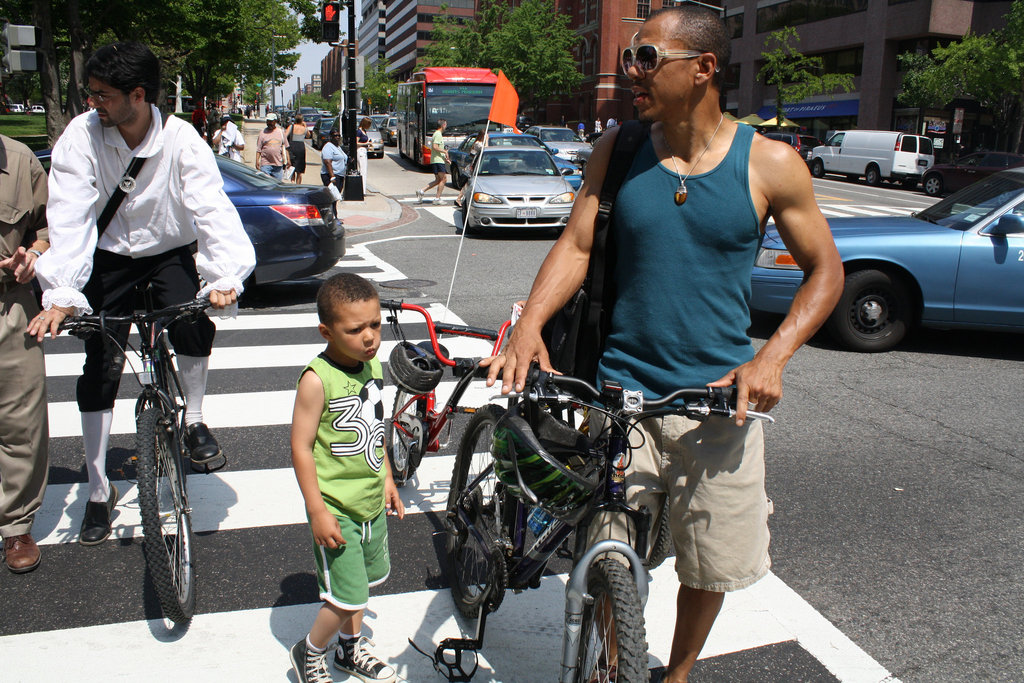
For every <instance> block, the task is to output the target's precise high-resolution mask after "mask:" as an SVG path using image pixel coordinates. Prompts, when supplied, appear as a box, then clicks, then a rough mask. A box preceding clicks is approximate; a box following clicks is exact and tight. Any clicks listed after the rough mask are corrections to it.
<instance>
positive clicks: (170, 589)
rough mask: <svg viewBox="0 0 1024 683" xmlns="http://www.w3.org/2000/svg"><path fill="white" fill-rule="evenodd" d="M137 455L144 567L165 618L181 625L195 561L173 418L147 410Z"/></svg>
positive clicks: (191, 598) (189, 605) (187, 614)
mask: <svg viewBox="0 0 1024 683" xmlns="http://www.w3.org/2000/svg"><path fill="white" fill-rule="evenodd" d="M135 452H136V454H137V456H138V459H139V461H138V470H139V472H138V476H139V510H140V512H141V515H142V532H143V535H144V537H145V542H144V544H143V553H144V555H145V557H146V567H147V569H148V570H149V574H150V578H151V580H152V583H153V588H154V589H155V590H156V594H157V597H158V598H159V600H160V607H161V608H162V609H163V612H164V616H165V617H167V618H168V619H170V620H171V621H173V622H175V623H177V624H181V623H185V622H188V621H189V620H190V619H191V618H192V615H193V614H194V613H195V607H196V584H195V574H194V571H195V556H194V551H193V548H194V537H193V534H192V518H191V511H190V510H189V509H188V500H187V497H186V493H185V477H184V474H183V472H182V470H181V453H182V450H181V444H180V443H178V437H177V433H176V431H175V425H174V414H173V413H168V412H167V411H165V410H164V409H162V408H161V407H158V406H155V405H149V406H147V407H146V408H145V409H144V410H143V411H142V413H141V414H140V415H139V418H138V422H137V431H136V441H135Z"/></svg>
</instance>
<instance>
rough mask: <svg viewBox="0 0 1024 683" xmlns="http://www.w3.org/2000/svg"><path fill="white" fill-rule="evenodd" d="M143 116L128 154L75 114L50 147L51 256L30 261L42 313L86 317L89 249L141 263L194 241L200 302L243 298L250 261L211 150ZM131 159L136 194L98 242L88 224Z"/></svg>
mask: <svg viewBox="0 0 1024 683" xmlns="http://www.w3.org/2000/svg"><path fill="white" fill-rule="evenodd" d="M151 112H152V115H153V121H152V123H151V124H150V126H149V130H148V131H147V133H146V137H145V138H144V139H143V141H142V143H141V144H140V145H139V147H137V148H136V149H134V150H132V149H129V147H128V145H127V144H126V143H125V141H124V138H122V137H121V133H120V132H119V131H118V130H117V128H104V127H103V126H102V125H100V121H99V117H98V116H96V113H95V112H92V111H90V112H86V113H84V114H81V115H79V116H76V117H75V118H74V119H73V120H72V121H71V123H70V124H69V125H68V127H67V128H66V129H65V130H64V133H63V134H62V135H61V136H60V139H59V140H57V144H56V145H55V146H54V148H53V153H52V157H51V166H50V178H49V191H50V198H49V201H48V202H47V204H46V217H47V220H48V221H49V225H50V249H49V250H47V251H46V252H45V253H44V254H43V256H42V257H40V258H39V260H38V261H37V262H36V276H37V277H38V278H39V282H40V283H41V285H42V287H43V306H44V308H46V309H49V308H51V307H52V306H54V305H57V306H67V307H73V308H74V309H75V312H76V314H78V315H82V314H88V313H91V312H92V308H91V307H90V306H89V302H88V301H87V300H86V298H85V296H84V295H83V294H82V289H83V288H84V287H85V284H86V283H87V282H88V281H89V276H90V275H91V274H92V264H93V252H94V251H95V250H96V248H97V247H99V248H100V249H103V250H104V251H110V252H113V253H115V254H121V255H124V256H131V257H133V258H140V257H143V256H153V255H155V254H162V253H165V252H167V251H170V250H172V249H176V248H178V247H182V246H185V245H187V244H191V243H192V242H195V241H197V240H198V247H199V250H198V251H199V253H198V255H197V256H196V268H197V269H198V271H199V274H200V275H201V276H202V278H203V279H204V280H205V281H206V282H207V284H206V286H204V287H203V289H202V290H201V291H200V295H205V294H207V293H209V292H210V291H212V290H221V291H227V290H230V289H234V290H235V291H236V292H237V293H239V294H241V293H242V281H243V280H245V278H246V277H248V276H249V274H250V273H251V272H252V270H253V267H254V266H255V265H256V255H255V252H254V251H253V247H252V242H251V241H250V240H249V236H248V235H247V234H246V233H245V230H244V229H243V228H242V221H241V219H240V218H239V217H238V212H237V211H236V210H235V207H234V205H233V204H232V203H231V200H229V199H228V196H227V194H225V192H224V182H223V180H222V179H221V175H220V171H219V170H218V168H217V162H216V159H215V158H214V154H213V151H212V150H211V149H210V147H209V146H208V145H207V144H206V142H205V141H204V140H203V139H202V138H200V137H199V134H198V133H196V130H195V128H193V127H192V126H191V125H190V124H188V123H186V122H184V121H181V120H179V119H177V118H175V117H173V116H172V117H170V118H168V120H167V122H166V124H164V122H163V119H162V117H161V114H160V111H159V110H158V109H157V108H156V107H152V106H151ZM133 156H140V157H146V162H145V163H144V164H143V166H142V169H141V171H139V174H138V176H137V178H136V187H135V189H134V190H132V191H131V192H129V193H128V194H127V196H125V198H124V200H123V201H122V202H121V206H120V208H119V210H118V211H117V213H116V214H114V217H113V219H112V220H111V221H110V225H109V226H108V227H107V229H106V231H105V232H104V233H103V236H102V237H101V238H100V239H99V243H98V244H97V240H96V236H97V232H96V220H97V219H98V218H99V216H100V214H101V213H102V212H103V207H104V206H105V205H106V203H107V200H108V198H109V197H110V195H111V193H113V191H114V189H115V188H116V187H117V184H118V182H119V181H120V180H121V177H122V176H123V175H124V172H125V170H126V169H127V168H128V164H129V162H130V161H131V159H132V157H133Z"/></svg>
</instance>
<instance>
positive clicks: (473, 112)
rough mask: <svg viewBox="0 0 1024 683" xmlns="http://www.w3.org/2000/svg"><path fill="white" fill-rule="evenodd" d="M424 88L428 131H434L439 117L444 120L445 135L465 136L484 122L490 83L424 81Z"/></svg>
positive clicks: (488, 108)
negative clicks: (434, 82)
mask: <svg viewBox="0 0 1024 683" xmlns="http://www.w3.org/2000/svg"><path fill="white" fill-rule="evenodd" d="M426 89H427V97H426V106H427V117H426V118H427V122H426V123H427V127H426V129H427V130H428V131H433V130H436V129H437V122H438V121H439V120H440V119H445V120H447V121H448V128H447V130H445V135H469V134H470V133H475V132H477V131H479V130H482V129H483V127H484V126H485V125H486V124H487V116H488V114H489V113H490V111H491V97H492V96H493V95H494V86H493V85H490V84H486V85H469V84H465V85H464V84H456V83H436V84H433V83H428V84H427V86H426Z"/></svg>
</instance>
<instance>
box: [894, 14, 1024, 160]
mask: <svg viewBox="0 0 1024 683" xmlns="http://www.w3.org/2000/svg"><path fill="white" fill-rule="evenodd" d="M1004 18H1005V20H1006V23H1005V26H1004V28H1003V29H1002V30H999V31H993V32H992V33H988V34H985V35H976V34H973V33H968V34H967V35H965V36H964V37H963V39H962V40H958V41H953V42H951V43H949V44H948V45H944V46H939V47H936V48H935V49H933V50H932V51H931V53H930V54H920V53H913V52H910V53H905V54H902V55H900V56H899V60H900V67H901V69H903V71H904V76H903V90H902V92H901V93H900V94H899V95H898V97H897V99H898V100H899V101H900V102H901V103H903V104H906V105H909V106H914V107H945V106H948V105H949V104H950V103H952V101H953V100H955V99H958V98H967V99H973V100H977V102H978V104H980V105H981V106H982V107H984V108H985V109H987V110H988V111H989V112H991V113H992V117H993V120H994V123H995V126H996V128H997V130H998V135H999V138H1001V139H1000V140H997V145H998V146H1000V147H1002V146H1006V147H1007V148H1008V149H1010V150H1011V151H1020V150H1021V148H1022V142H1024V1H1022V0H1016V2H1014V3H1013V4H1012V5H1011V6H1010V11H1009V13H1007V14H1006V15H1005V17H1004Z"/></svg>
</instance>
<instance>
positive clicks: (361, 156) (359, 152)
mask: <svg viewBox="0 0 1024 683" xmlns="http://www.w3.org/2000/svg"><path fill="white" fill-rule="evenodd" d="M372 125H373V119H371V118H370V117H369V116H364V117H363V118H362V119H360V121H359V127H358V128H356V165H357V166H358V167H359V175H361V176H363V187H364V188H365V189H366V191H367V192H369V189H370V181H369V180H368V178H367V174H368V173H369V170H370V164H369V161H368V160H367V157H368V155H369V149H370V135H369V131H370V126H372Z"/></svg>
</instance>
